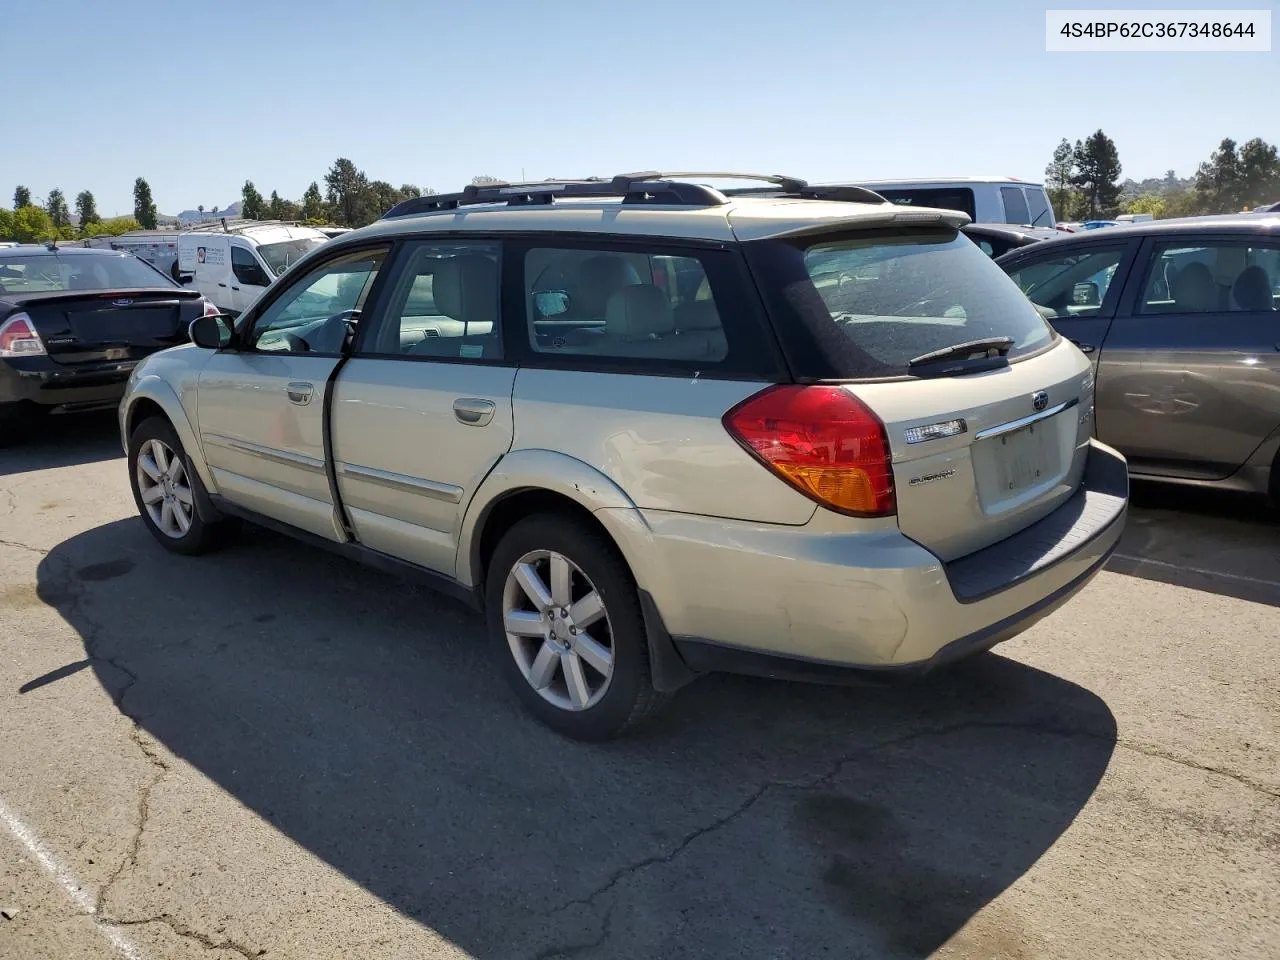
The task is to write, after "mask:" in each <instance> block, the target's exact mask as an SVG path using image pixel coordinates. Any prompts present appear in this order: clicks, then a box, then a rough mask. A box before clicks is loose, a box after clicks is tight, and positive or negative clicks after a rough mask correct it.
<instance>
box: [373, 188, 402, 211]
mask: <svg viewBox="0 0 1280 960" xmlns="http://www.w3.org/2000/svg"><path fill="white" fill-rule="evenodd" d="M400 200H401V197H400V191H399V190H397V189H396V188H395V187H393V186H392V185H391V184H389V183H387V181H385V180H375V181H373V183H371V184H369V201H370V203H371V204H372V205H373V211H374V216H377V217H380V216H382V215H383V214H384V213H386V212H387V211H388V210H390V209H391V208H392V207H394V206H395V205H396V204H397V203H399V202H400Z"/></svg>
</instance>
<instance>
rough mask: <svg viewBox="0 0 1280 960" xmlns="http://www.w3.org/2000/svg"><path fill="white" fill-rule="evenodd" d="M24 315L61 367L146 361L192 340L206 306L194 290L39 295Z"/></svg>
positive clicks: (29, 298)
mask: <svg viewBox="0 0 1280 960" xmlns="http://www.w3.org/2000/svg"><path fill="white" fill-rule="evenodd" d="M23 302H24V308H23V309H24V312H25V313H26V314H27V315H28V316H29V317H30V318H31V322H32V323H33V324H34V325H35V328H36V332H37V333H39V334H40V339H41V340H43V341H44V345H45V350H47V351H48V353H49V359H51V360H53V361H55V362H56V363H62V364H84V363H97V362H102V361H111V360H141V359H142V358H143V357H145V356H146V355H147V354H149V353H154V352H155V351H156V350H162V349H164V348H165V347H172V346H176V345H177V344H180V343H185V342H186V340H187V327H188V326H190V324H191V321H192V320H194V319H196V318H197V317H199V316H200V314H201V312H202V310H203V306H204V305H203V302H202V299H201V297H200V294H199V293H197V292H196V291H194V290H181V289H176V288H175V289H173V290H95V291H91V292H86V291H74V292H72V291H67V292H61V293H56V294H53V293H50V294H35V295H28V296H27V297H24V298H23Z"/></svg>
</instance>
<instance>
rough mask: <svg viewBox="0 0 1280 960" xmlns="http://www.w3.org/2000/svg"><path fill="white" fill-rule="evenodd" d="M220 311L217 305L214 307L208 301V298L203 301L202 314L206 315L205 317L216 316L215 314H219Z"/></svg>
mask: <svg viewBox="0 0 1280 960" xmlns="http://www.w3.org/2000/svg"><path fill="white" fill-rule="evenodd" d="M221 312H222V311H221V310H219V309H218V308H217V307H215V306H214V305H213V304H212V303H210V302H209V301H208V300H206V301H205V302H204V314H203V315H204V316H206V317H216V316H217V315H218V314H220V313H221Z"/></svg>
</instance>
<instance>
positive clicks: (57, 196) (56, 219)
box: [44, 187, 71, 230]
mask: <svg viewBox="0 0 1280 960" xmlns="http://www.w3.org/2000/svg"><path fill="white" fill-rule="evenodd" d="M44 207H45V209H46V210H48V211H49V219H50V220H52V221H53V225H54V226H55V227H57V228H58V229H59V230H61V229H62V228H63V227H69V226H71V211H70V210H68V209H67V198H66V196H64V195H63V193H62V191H61V190H59V189H58V188H57V187H54V188H53V189H52V190H50V191H49V200H48V202H47V203H46V204H45V205H44Z"/></svg>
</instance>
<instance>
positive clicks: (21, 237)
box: [8, 204, 60, 243]
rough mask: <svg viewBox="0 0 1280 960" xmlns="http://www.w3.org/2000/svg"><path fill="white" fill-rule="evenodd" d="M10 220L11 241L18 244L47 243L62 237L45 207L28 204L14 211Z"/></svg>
mask: <svg viewBox="0 0 1280 960" xmlns="http://www.w3.org/2000/svg"><path fill="white" fill-rule="evenodd" d="M8 219H11V225H10V226H9V227H8V230H9V239H11V240H16V241H18V243H45V242H46V241H49V240H56V239H58V237H59V236H60V234H59V232H58V228H57V227H55V226H54V225H53V218H52V217H50V216H49V211H48V210H46V209H45V208H44V207H37V206H33V205H31V204H28V205H27V206H25V207H19V208H18V209H17V210H14V211H13V213H12V214H11V217H10V218H8Z"/></svg>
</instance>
